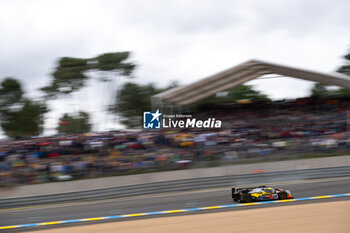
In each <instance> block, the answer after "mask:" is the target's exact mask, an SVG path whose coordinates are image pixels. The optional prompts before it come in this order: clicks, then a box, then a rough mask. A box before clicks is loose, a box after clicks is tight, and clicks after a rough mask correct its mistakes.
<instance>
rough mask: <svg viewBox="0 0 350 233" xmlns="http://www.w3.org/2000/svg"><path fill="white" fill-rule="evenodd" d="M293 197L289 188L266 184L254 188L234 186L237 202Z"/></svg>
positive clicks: (233, 191)
mask: <svg viewBox="0 0 350 233" xmlns="http://www.w3.org/2000/svg"><path fill="white" fill-rule="evenodd" d="M291 198H293V196H292V193H291V192H290V191H289V190H285V189H279V188H270V187H266V186H259V187H252V188H232V199H233V200H234V201H236V202H241V203H242V202H252V201H267V200H283V199H291Z"/></svg>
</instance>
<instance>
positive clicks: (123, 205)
mask: <svg viewBox="0 0 350 233" xmlns="http://www.w3.org/2000/svg"><path fill="white" fill-rule="evenodd" d="M272 186H274V187H281V188H286V189H289V190H291V191H292V193H293V195H294V197H295V198H303V197H312V196H321V195H333V194H343V193H350V177H344V178H333V179H320V180H312V181H296V182H287V183H284V184H283V183H281V184H275V185H272ZM344 199H350V198H349V197H337V198H332V199H327V200H326V199H319V200H305V201H301V202H286V203H279V204H278V206H281V205H293V204H304V203H310V202H321V201H336V200H344ZM232 203H233V202H232V199H231V193H230V189H228V188H222V189H213V190H202V191H193V192H183V193H168V194H160V195H149V196H138V197H130V198H118V199H109V200H103V201H92V202H74V203H66V204H54V205H44V206H32V207H23V208H14V209H0V226H9V225H19V224H30V223H37V222H51V221H60V220H70V219H80V218H94V217H101V216H111V215H124V214H135V213H144V212H155V211H164V210H177V209H189V208H198V207H205V206H217V205H229V204H232ZM272 206H274V205H256V206H254V205H253V206H241V207H237V208H227V209H225V210H240V209H247V208H264V207H272ZM206 211H213V210H204V211H199V212H201V213H203V212H206ZM214 211H220V210H214ZM180 214H181V213H180ZM138 218H139V217H138ZM140 218H143V217H140ZM109 221H112V220H109ZM80 224H84V223H80ZM85 224H87V223H85ZM64 225H65V226H67V225H69V224H64ZM52 227H54V226H52ZM35 228H36V229H38V227H35ZM26 230H33V229H29V228H28V229H26ZM16 232H17V231H16Z"/></svg>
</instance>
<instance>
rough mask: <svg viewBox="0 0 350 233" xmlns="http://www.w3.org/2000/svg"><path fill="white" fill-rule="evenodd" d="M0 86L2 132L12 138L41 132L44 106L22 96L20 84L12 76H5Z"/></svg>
mask: <svg viewBox="0 0 350 233" xmlns="http://www.w3.org/2000/svg"><path fill="white" fill-rule="evenodd" d="M0 86H1V87H0V124H1V127H2V129H3V131H4V133H5V134H6V135H7V136H9V137H13V138H19V137H23V136H34V135H39V134H40V133H42V130H43V124H44V114H45V113H46V112H47V108H46V106H45V105H44V104H42V103H40V102H35V101H32V100H30V99H28V98H24V97H23V94H24V93H23V91H22V87H21V84H20V82H19V81H18V80H16V79H14V78H6V79H5V80H4V81H2V82H1V85H0Z"/></svg>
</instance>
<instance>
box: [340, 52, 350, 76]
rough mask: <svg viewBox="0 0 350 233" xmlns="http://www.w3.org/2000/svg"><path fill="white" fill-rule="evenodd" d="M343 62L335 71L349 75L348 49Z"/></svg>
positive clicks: (349, 56) (349, 59) (349, 57)
mask: <svg viewBox="0 0 350 233" xmlns="http://www.w3.org/2000/svg"><path fill="white" fill-rule="evenodd" d="M344 59H345V64H344V65H342V66H340V67H339V68H338V70H337V72H339V73H342V74H346V75H350V50H349V53H348V54H346V55H345V56H344Z"/></svg>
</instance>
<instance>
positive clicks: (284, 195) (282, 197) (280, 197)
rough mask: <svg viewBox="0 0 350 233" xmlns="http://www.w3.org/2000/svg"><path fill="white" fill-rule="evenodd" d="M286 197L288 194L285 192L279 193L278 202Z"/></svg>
mask: <svg viewBox="0 0 350 233" xmlns="http://www.w3.org/2000/svg"><path fill="white" fill-rule="evenodd" d="M287 196H288V194H287V193H286V192H284V191H282V192H280V193H279V194H278V198H279V199H280V200H284V199H286V198H287Z"/></svg>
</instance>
